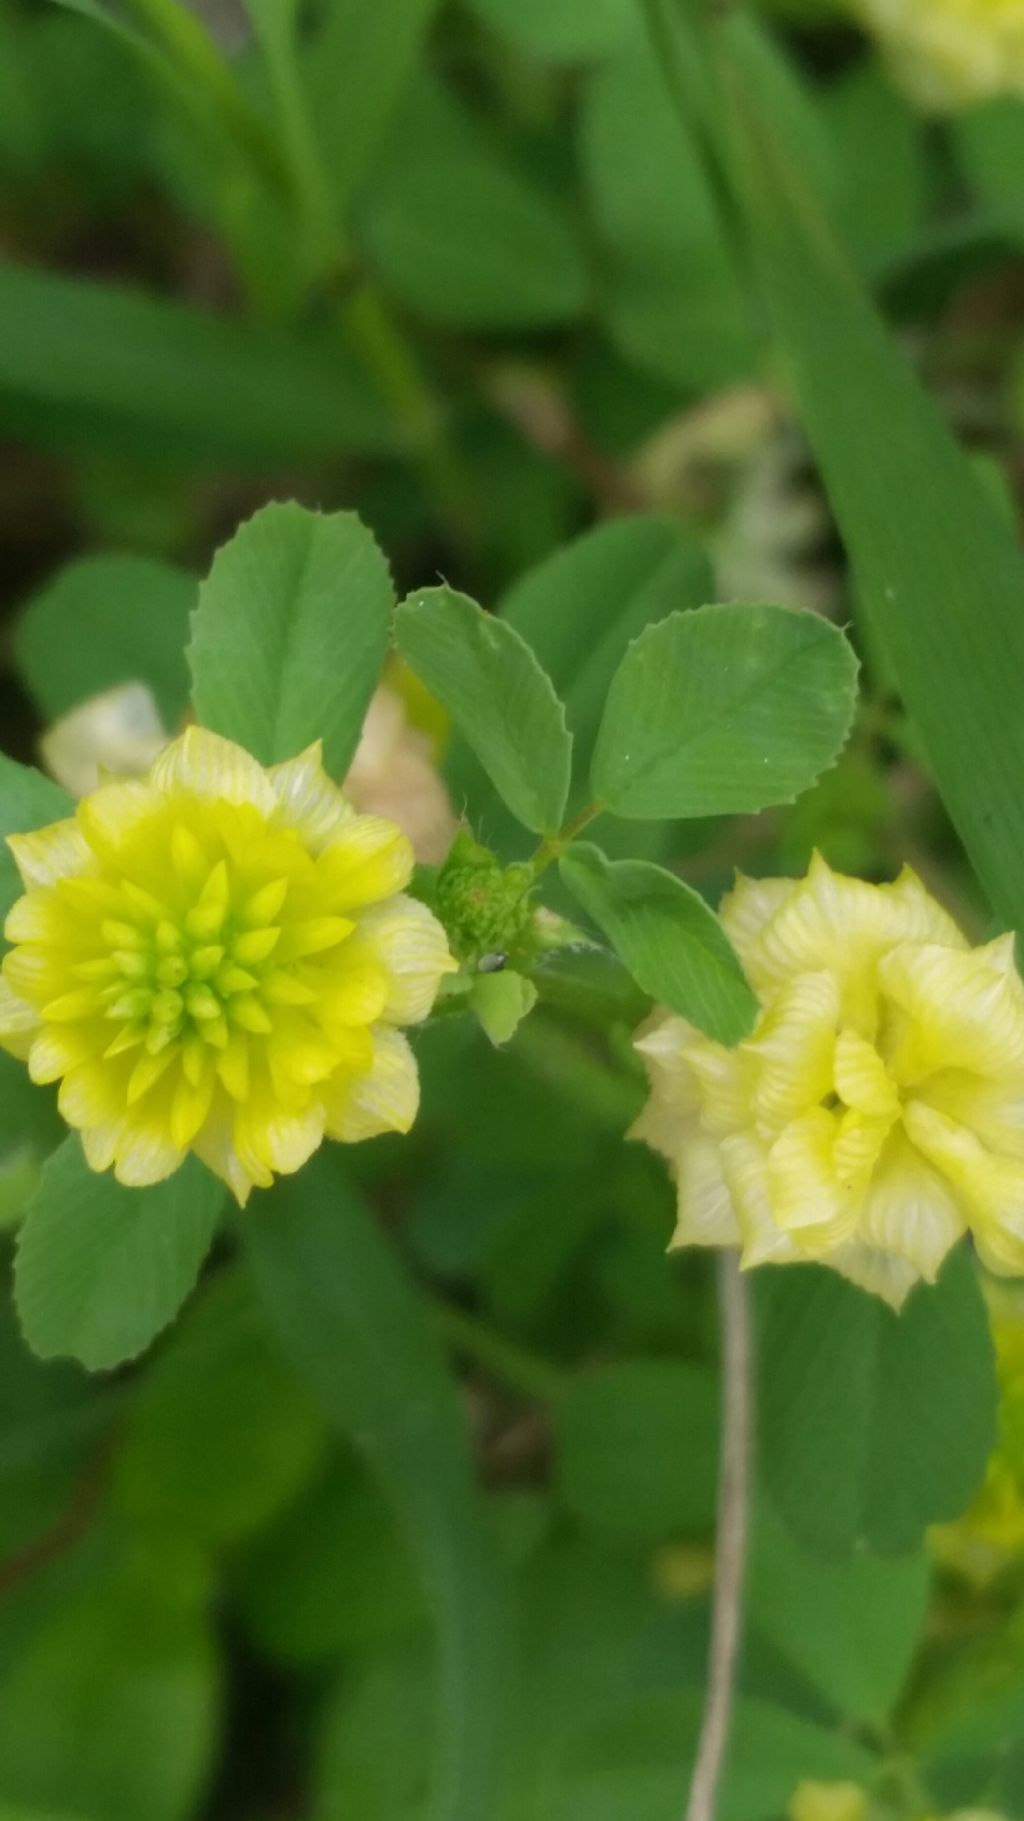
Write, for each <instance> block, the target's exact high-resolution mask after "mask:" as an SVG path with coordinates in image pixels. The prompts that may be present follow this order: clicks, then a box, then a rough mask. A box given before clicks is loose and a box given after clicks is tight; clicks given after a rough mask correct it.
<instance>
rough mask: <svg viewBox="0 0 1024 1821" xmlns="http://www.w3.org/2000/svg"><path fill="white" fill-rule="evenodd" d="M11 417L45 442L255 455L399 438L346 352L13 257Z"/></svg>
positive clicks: (384, 444) (2, 303)
mask: <svg viewBox="0 0 1024 1821" xmlns="http://www.w3.org/2000/svg"><path fill="white" fill-rule="evenodd" d="M0 425H3V427H4V428H5V429H6V431H7V432H8V433H9V434H13V435H16V436H18V437H20V438H22V439H24V440H27V441H30V442H33V443H43V444H47V443H52V442H56V443H57V444H58V445H59V446H61V447H66V446H67V445H68V444H71V445H72V446H75V447H78V448H80V449H81V448H84V449H101V450H113V451H115V452H117V453H118V454H125V455H143V456H146V457H149V458H150V459H151V460H155V461H159V462H162V463H166V462H167V461H168V459H174V460H177V461H179V462H185V463H188V464H190V465H193V466H194V465H202V464H205V465H208V466H209V465H214V466H216V465H221V466H223V465H226V464H236V463H240V464H242V465H243V466H248V467H250V468H254V467H255V468H260V467H263V468H265V467H268V466H269V465H270V464H272V463H274V462H281V461H291V460H294V461H303V460H310V459H315V458H316V457H322V456H326V455H331V454H337V453H339V452H343V451H345V450H349V449H362V448H371V449H378V450H379V449H381V448H390V447H392V446H393V443H394V431H393V428H392V426H391V423H390V420H389V418H388V417H387V415H386V413H385V412H384V410H383V408H382V407H381V406H380V405H379V404H378V402H377V399H376V397H375V395H374V393H373V391H372V389H371V388H370V386H369V384H368V383H367V381H365V380H364V379H363V377H362V374H361V373H360V371H359V370H358V369H357V368H355V367H354V366H353V364H352V363H351V361H350V360H349V359H348V357H347V356H346V355H345V354H344V353H339V352H338V351H337V350H336V349H332V350H330V351H323V350H321V349H319V348H317V347H316V346H315V345H311V344H310V343H308V342H305V341H303V340H301V339H300V338H299V337H297V336H293V335H289V334H285V333H281V332H277V331H273V330H268V329H263V330H261V331H260V332H259V333H257V332H256V331H254V330H253V329H250V328H248V327H246V326H245V325H244V324H241V323H235V322H231V321H230V320H229V319H227V318H224V317H218V316H214V315H213V314H212V313H209V312H203V311H201V310H194V309H191V308H189V307H187V306H185V305H183V304H178V303H168V302H166V301H164V300H162V299H157V298H153V297H147V296H146V295H145V294H144V293H142V292H136V291H129V290H124V289H121V288H120V287H118V286H115V285H99V284H89V283H84V282H83V281H81V280H80V279H76V278H65V277H63V276H60V277H57V276H55V275H53V274H51V273H44V272H32V271H28V270H20V269H18V268H16V267H14V266H10V265H0Z"/></svg>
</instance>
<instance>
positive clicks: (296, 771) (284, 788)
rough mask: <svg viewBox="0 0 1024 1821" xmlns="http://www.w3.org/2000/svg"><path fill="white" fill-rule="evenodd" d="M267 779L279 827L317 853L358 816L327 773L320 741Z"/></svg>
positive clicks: (276, 769)
mask: <svg viewBox="0 0 1024 1821" xmlns="http://www.w3.org/2000/svg"><path fill="white" fill-rule="evenodd" d="M267 776H268V778H269V780H270V786H271V789H272V790H273V792H274V796H275V797H276V799H277V809H276V811H275V814H274V818H273V819H274V822H275V824H276V825H278V826H280V827H285V828H293V829H294V830H295V832H296V833H297V834H298V835H300V836H301V837H302V840H303V843H304V844H305V845H306V846H307V847H309V848H310V849H311V850H312V852H313V853H315V854H317V853H320V852H321V851H322V849H323V848H325V847H326V846H327V844H328V843H329V842H330V841H332V840H333V839H334V837H335V836H336V835H337V834H339V833H340V832H341V830H342V829H343V828H344V826H345V824H346V823H347V822H351V821H352V819H353V816H354V813H355V812H354V811H353V810H352V809H351V808H350V807H349V805H348V803H347V802H346V800H345V798H344V796H343V795H342V793H341V791H340V790H339V789H338V786H337V785H336V784H334V783H332V781H331V779H330V778H329V777H328V776H327V773H326V772H325V770H324V767H323V746H322V744H321V742H320V741H319V740H317V741H316V742H315V743H314V745H312V746H308V747H307V748H306V751H305V752H300V753H299V755H298V757H297V758H295V759H289V760H287V762H286V763H285V764H284V765H272V766H271V767H270V770H269V772H268V773H267Z"/></svg>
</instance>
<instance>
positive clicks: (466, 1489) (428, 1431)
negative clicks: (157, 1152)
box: [242, 1150, 508, 1821]
mask: <svg viewBox="0 0 1024 1821" xmlns="http://www.w3.org/2000/svg"><path fill="white" fill-rule="evenodd" d="M242 1233H243V1236H244V1240H245V1244H246V1246H247V1249H248V1254H249V1258H250V1261H251V1263H252V1267H253V1270H254V1271H255V1274H256V1278H257V1282H258V1284H259V1286H260V1289H261V1291H262V1293H263V1296H264V1297H265V1299H266V1303H267V1307H268V1309H269V1311H270V1313H271V1316H272V1317H273V1319H274V1321H275V1323H276V1326H277V1328H278V1332H279V1334H280V1337H281V1341H282V1344H283V1345H284V1347H285V1348H286V1350H287V1352H288V1353H289V1355H290V1356H292V1357H293V1358H294V1360H295V1363H296V1364H297V1365H298V1366H299V1368H300V1369H301V1370H302V1371H303V1372H304V1373H305V1374H306V1375H307V1377H308V1379H309V1383H310V1385H311V1387H312V1389H313V1390H314V1392H315V1393H316V1395H317V1396H318V1398H319V1399H320V1401H321V1402H322V1404H323V1408H324V1410H325V1412H326V1414H327V1415H328V1416H329V1417H330V1418H331V1419H332V1420H333V1421H334V1422H335V1423H336V1424H337V1425H338V1427H339V1428H340V1429H341V1430H342V1431H343V1432H344V1433H345V1434H346V1435H348V1436H351V1437H352V1439H353V1440H354V1441H356V1442H357V1443H358V1445H359V1447H360V1448H361V1449H363V1450H364V1451H365V1452H366V1454H367V1455H368V1457H369V1459H370V1461H371V1464H372V1465H373V1467H374V1468H375V1470H376V1471H377V1473H378V1474H379V1476H380V1479H381V1481H382V1484H383V1486H384V1488H385V1491H386V1492H387V1494H388V1496H389V1498H390V1501H391V1503H392V1505H393V1506H394V1508H395V1510H396V1512H397V1514H398V1516H399V1518H400V1520H401V1522H402V1524H403V1526H404V1528H405V1530H406V1534H407V1536H408V1540H409V1543H410V1546H411V1547H412V1549H413V1551H414V1553H415V1555H416V1559H417V1561H418V1564H419V1567H420V1571H421V1573H422V1576H423V1582H424V1586H425V1588H426V1590H427V1594H428V1597H429V1599H430V1602H431V1605H432V1607H433V1610H434V1615H435V1620H436V1624H437V1630H438V1650H439V1657H440V1670H439V1673H440V1683H441V1687H440V1690H439V1714H440V1717H441V1722H442V1727H443V1736H442V1743H443V1759H442V1771H441V1779H440V1787H439V1789H438V1791H437V1794H436V1797H435V1806H434V1807H433V1808H432V1810H431V1813H432V1814H434V1815H436V1816H437V1821H442V1818H443V1821H480V1817H481V1816H482V1815H488V1814H492V1813H493V1812H494V1811H495V1807H496V1798H497V1788H498V1782H499V1777H500V1757H501V1752H500V1740H501V1733H502V1730H503V1724H504V1710H505V1706H506V1703H507V1695H508V1681H507V1676H508V1665H507V1663H506V1656H505V1653H506V1648H507V1643H508V1627H507V1622H506V1614H505V1611H504V1592H503V1587H502V1581H501V1576H500V1570H499V1567H498V1564H497V1560H496V1555H495V1548H494V1542H493V1538H492V1536H491V1532H490V1529H489V1526H488V1523H487V1519H486V1516H485V1513H484V1510H483V1507H482V1504H481V1501H480V1497H479V1494H478V1492H477V1489H476V1486H475V1484H474V1472H473V1466H472V1461H471V1457H470V1451H469V1446H468V1440H467V1436H466V1430H465V1419H464V1415H463V1411H462V1408H461V1405H460V1402H459V1397H458V1393H457V1391H456V1388H455V1385H454V1382H453V1380H452V1379H451V1378H450V1376H449V1374H448V1371H447V1368H446V1365H445V1362H444V1360H443V1358H442V1356H441V1354H440V1352H439V1349H438V1345H437V1343H436V1341H435V1339H434V1337H433V1334H432V1331H431V1324H430V1322H429V1320H428V1319H427V1317H426V1315H425V1314H424V1312H423V1310H422V1309H421V1308H420V1307H419V1305H418V1303H417V1301H416V1298H415V1296H414V1295H413V1293H412V1291H411V1289H410V1287H409V1285H408V1284H407V1283H406V1281H405V1279H404V1277H403V1276H402V1274H401V1272H400V1271H399V1270H398V1268H397V1267H396V1264H395V1261H394V1258H393V1256H392V1252H391V1247H390V1244H389V1242H388V1240H387V1239H386V1238H385V1237H384V1235H383V1233H382V1232H381V1231H380V1229H379V1228H378V1226H377V1223H376V1221H375V1220H374V1219H373V1217H372V1216H371V1215H370V1213H369V1212H368V1210H367V1209H366V1208H365V1207H364V1206H363V1204H362V1203H361V1201H360V1200H359V1198H358V1196H357V1195H356V1194H355V1192H354V1191H353V1189H352V1187H351V1184H350V1182H349V1180H348V1177H347V1175H346V1166H345V1163H344V1160H343V1158H342V1157H341V1155H340V1154H339V1152H338V1151H332V1150H327V1151H321V1152H320V1153H319V1155H318V1156H317V1157H316V1158H314V1159H313V1161H312V1162H311V1163H310V1164H308V1165H307V1167H306V1169H305V1170H304V1171H303V1172H302V1174H301V1176H298V1177H290V1178H285V1179H284V1180H282V1181H281V1182H279V1183H278V1184H277V1186H276V1188H275V1190H274V1193H273V1195H272V1196H268V1197H267V1198H266V1199H265V1200H264V1201H262V1202H261V1203H260V1205H259V1206H258V1207H255V1208H253V1209H252V1210H250V1212H249V1213H248V1214H247V1216H246V1219H245V1221H244V1223H243V1225H242Z"/></svg>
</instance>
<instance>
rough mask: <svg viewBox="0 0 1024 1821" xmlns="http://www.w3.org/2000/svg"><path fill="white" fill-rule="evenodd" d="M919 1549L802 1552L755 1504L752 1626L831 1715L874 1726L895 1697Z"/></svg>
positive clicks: (917, 1586) (919, 1586)
mask: <svg viewBox="0 0 1024 1821" xmlns="http://www.w3.org/2000/svg"><path fill="white" fill-rule="evenodd" d="M929 1578H930V1576H929V1564H928V1559H927V1557H926V1556H925V1555H924V1553H923V1552H919V1553H918V1554H915V1555H909V1556H903V1557H900V1558H899V1559H897V1560H880V1559H879V1558H878V1557H877V1556H871V1555H868V1554H867V1553H866V1552H858V1553H857V1554H855V1555H852V1556H850V1557H849V1558H848V1559H847V1560H845V1561H841V1562H825V1561H822V1559H821V1557H820V1556H813V1555H808V1554H806V1553H805V1552H804V1551H803V1550H802V1549H801V1548H800V1546H799V1544H798V1543H797V1541H796V1539H795V1537H794V1536H793V1535H792V1533H791V1532H790V1531H789V1530H787V1529H786V1527H785V1526H784V1525H783V1524H782V1523H780V1521H779V1519H778V1518H777V1517H776V1515H775V1513H774V1512H773V1511H772V1509H771V1506H770V1505H768V1504H767V1503H766V1502H763V1503H762V1506H761V1509H760V1511H759V1513H758V1518H757V1523H756V1525H755V1529H754V1537H753V1543H752V1549H751V1562H750V1575H749V1581H748V1587H747V1611H748V1613H749V1616H750V1618H751V1620H752V1621H753V1623H754V1624H755V1625H757V1626H758V1627H759V1628H760V1630H761V1631H762V1632H763V1633H764V1634H765V1636H766V1637H768V1638H770V1639H771V1641H772V1643H773V1644H775V1645H776V1647H777V1648H778V1649H779V1650H780V1651H781V1652H782V1654H783V1656H784V1657H786V1659H787V1660H788V1661H789V1662H790V1663H792V1665H793V1667H794V1668H795V1669H797V1670H799V1671H800V1672H801V1673H802V1674H803V1675H804V1676H806V1678H807V1680H808V1682H809V1683H810V1684H811V1686H812V1688H816V1689H818V1690H820V1692H821V1693H822V1694H823V1695H824V1696H825V1698H826V1700H827V1701H828V1702H829V1704H830V1705H831V1706H833V1707H835V1708H836V1709H837V1711H838V1712H840V1713H842V1714H844V1715H846V1716H847V1717H848V1718H850V1719H854V1720H873V1721H875V1722H876V1723H881V1722H882V1721H884V1720H885V1718H886V1716H887V1714H888V1713H889V1710H890V1708H891V1707H892V1705H893V1703H894V1701H895V1700H896V1698H897V1696H898V1695H899V1693H900V1689H901V1687H902V1684H903V1680H904V1677H905V1676H906V1673H907V1670H908V1668H909V1666H910V1660H911V1657H912V1655H913V1653H914V1649H915V1647H916V1645H917V1642H918V1634H919V1632H920V1629H921V1625H922V1623H923V1620H924V1616H925V1610H926V1608H927V1604H928V1588H929Z"/></svg>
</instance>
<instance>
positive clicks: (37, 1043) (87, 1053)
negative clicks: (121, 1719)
mask: <svg viewBox="0 0 1024 1821" xmlns="http://www.w3.org/2000/svg"><path fill="white" fill-rule="evenodd" d="M37 1029H38V1027H37ZM103 1035H104V1036H105V1035H106V1032H105V1031H104V1033H103ZM102 1042H103V1039H102V1037H100V1038H97V1035H96V1031H95V1028H94V1027H92V1026H90V1025H82V1024H72V1025H58V1026H57V1027H56V1029H49V1030H42V1031H39V1033H38V1036H36V1037H35V1039H34V1040H33V1043H32V1048H31V1051H30V1053H29V1057H28V1072H29V1074H30V1075H31V1077H32V1080H33V1081H35V1082H38V1083H39V1084H40V1085H44V1084H45V1083H47V1082H50V1081H59V1080H60V1078H61V1076H62V1075H66V1074H67V1073H68V1071H69V1069H75V1068H78V1067H79V1066H80V1064H81V1063H83V1062H89V1061H91V1060H92V1058H93V1057H94V1056H96V1055H97V1054H98V1052H99V1050H100V1049H101V1047H102Z"/></svg>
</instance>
